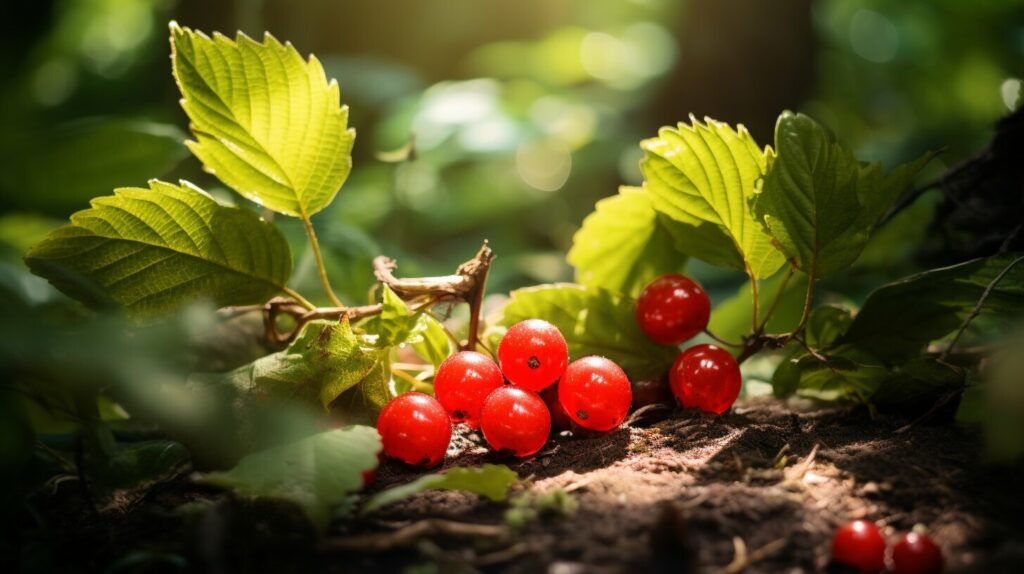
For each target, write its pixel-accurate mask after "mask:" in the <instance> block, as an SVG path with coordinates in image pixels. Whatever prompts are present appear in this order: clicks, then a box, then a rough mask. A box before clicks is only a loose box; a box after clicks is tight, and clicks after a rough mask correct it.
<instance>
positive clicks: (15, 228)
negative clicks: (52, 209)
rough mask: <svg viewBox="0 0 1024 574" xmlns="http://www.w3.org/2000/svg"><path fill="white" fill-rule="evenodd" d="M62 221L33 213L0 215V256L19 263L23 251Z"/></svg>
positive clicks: (23, 253)
mask: <svg viewBox="0 0 1024 574" xmlns="http://www.w3.org/2000/svg"><path fill="white" fill-rule="evenodd" d="M63 223H64V222H63V221H60V220H57V219H53V218H50V217H46V216H43V215H37V214H34V213H18V212H15V213H6V214H4V215H0V257H8V256H9V257H10V259H11V260H15V259H17V261H18V262H19V263H20V262H21V261H22V258H23V257H24V256H25V253H26V252H27V251H28V250H29V249H30V248H31V247H32V246H33V245H35V244H36V243H39V242H40V241H42V240H43V239H45V238H46V235H47V234H49V233H50V232H51V231H53V230H54V229H57V228H58V227H60V226H61V225H62V224H63Z"/></svg>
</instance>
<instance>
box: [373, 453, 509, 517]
mask: <svg viewBox="0 0 1024 574" xmlns="http://www.w3.org/2000/svg"><path fill="white" fill-rule="evenodd" d="M518 481H519V477H518V476H517V475H516V473H515V472H514V471H512V469H510V468H509V467H507V466H505V465H503V464H485V465H484V466H482V467H480V468H470V467H455V468H450V469H448V470H447V471H445V472H443V473H441V474H428V475H427V476H421V477H420V478H418V479H416V480H414V481H412V482H409V483H406V484H403V485H401V486H396V487H393V488H389V489H387V490H385V491H382V492H379V493H377V494H375V495H374V496H373V497H372V498H370V499H369V500H368V501H366V504H365V505H364V506H363V514H369V513H371V512H374V511H376V510H379V509H381V508H383V507H385V506H387V505H389V504H394V503H395V502H398V501H399V500H403V499H406V498H408V497H410V496H412V495H413V494H416V493H417V492H423V491H424V490H462V491H465V492H472V493H475V494H479V495H480V496H483V497H486V498H487V499H489V500H492V501H495V502H500V501H502V500H505V497H506V496H507V495H508V489H509V488H510V487H511V486H512V485H513V484H515V483H516V482H518Z"/></svg>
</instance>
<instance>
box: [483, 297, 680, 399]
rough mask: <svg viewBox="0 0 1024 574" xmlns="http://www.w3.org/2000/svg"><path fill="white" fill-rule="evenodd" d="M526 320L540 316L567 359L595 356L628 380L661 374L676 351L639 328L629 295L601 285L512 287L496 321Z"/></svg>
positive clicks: (632, 300)
mask: <svg viewBox="0 0 1024 574" xmlns="http://www.w3.org/2000/svg"><path fill="white" fill-rule="evenodd" d="M526 319H544V320H545V321H549V322H551V323H552V324H554V325H555V326H556V327H558V329H559V330H560V331H561V332H562V335H564V336H565V340H566V342H567V343H568V344H569V355H570V357H571V358H572V359H578V358H580V357H584V356H587V355H601V356H603V357H607V358H609V359H611V360H613V361H615V362H616V363H618V364H619V366H621V367H622V368H623V369H624V370H625V371H626V373H627V374H628V375H629V376H630V377H631V378H633V379H644V378H651V377H656V376H660V375H663V374H664V373H665V372H666V371H667V370H668V368H669V367H670V366H671V365H672V362H673V361H674V360H675V358H676V355H678V354H679V349H678V348H676V347H672V346H665V345H659V344H657V343H654V342H653V341H651V340H650V339H648V338H647V337H646V336H645V335H644V334H643V332H641V331H640V328H639V327H638V326H637V323H636V301H635V300H634V299H633V298H631V297H629V296H628V295H622V294H619V293H613V292H611V291H608V290H606V289H599V288H596V287H584V286H582V285H575V284H571V283H556V284H554V285H540V286H537V287H528V288H526V289H517V290H515V291H513V292H512V294H511V299H510V300H509V302H508V304H507V305H506V306H505V309H504V316H503V317H502V319H501V324H503V325H505V326H511V325H513V324H515V323H518V322H519V321H523V320H526Z"/></svg>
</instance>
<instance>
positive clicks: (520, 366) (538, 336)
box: [498, 319, 569, 393]
mask: <svg viewBox="0 0 1024 574" xmlns="http://www.w3.org/2000/svg"><path fill="white" fill-rule="evenodd" d="M498 363H499V364H500V365H501V372H503V373H505V376H506V377H508V380H509V381H512V384H515V385H519V386H520V387H523V388H524V389H529V390H531V391H534V392H538V393H539V392H541V391H542V390H544V388H545V387H548V386H550V385H552V384H554V382H555V381H557V380H558V379H559V377H561V376H562V373H564V372H565V366H566V365H567V364H569V347H568V346H566V344H565V338H564V337H562V333H560V332H559V331H558V328H557V327H555V326H554V325H552V324H551V323H548V322H547V321H541V320H540V319H528V320H526V321H520V322H519V323H516V324H515V325H512V327H510V328H509V330H508V332H507V333H505V337H504V338H502V339H501V343H500V344H499V345H498Z"/></svg>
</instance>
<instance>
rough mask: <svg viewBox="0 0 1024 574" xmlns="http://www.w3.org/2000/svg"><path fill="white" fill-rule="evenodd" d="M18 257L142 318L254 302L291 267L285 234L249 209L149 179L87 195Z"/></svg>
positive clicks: (72, 291)
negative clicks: (189, 307) (88, 202)
mask: <svg viewBox="0 0 1024 574" xmlns="http://www.w3.org/2000/svg"><path fill="white" fill-rule="evenodd" d="M26 262H27V263H28V265H29V268H30V269H31V270H32V272H33V273H35V274H37V275H40V276H42V277H44V278H46V279H48V280H49V281H50V282H51V283H53V284H54V285H55V286H56V287H57V288H58V289H60V290H61V291H63V292H64V293H65V294H67V295H69V296H71V297H73V298H75V299H78V300H79V301H82V302H84V303H86V304H88V305H91V306H95V307H109V306H115V305H116V306H119V307H121V308H123V309H124V311H125V312H126V313H128V314H129V315H131V316H133V317H140V318H144V317H150V316H154V315H159V314H163V313H167V312H169V311H172V310H174V309H176V308H178V307H180V306H181V305H182V304H184V303H187V302H189V301H195V300H198V299H209V300H211V301H212V302H214V303H215V304H217V305H222V306H223V305H242V304H249V303H261V302H263V301H265V300H267V299H268V298H269V297H270V296H272V295H275V294H277V293H280V292H281V291H282V290H283V289H284V288H285V285H286V284H287V281H288V276H289V275H290V273H291V254H290V252H289V251H288V245H287V243H286V242H285V240H284V237H283V236H282V235H281V234H280V233H279V232H278V231H277V229H276V228H274V227H273V226H272V225H270V224H268V223H267V222H265V221H263V220H262V219H260V218H259V217H258V216H257V215H255V214H253V213H251V212H248V211H245V210H242V209H238V208H233V207H226V206H223V205H221V204H219V203H217V201H216V200H214V199H213V198H212V197H210V196H209V195H207V194H206V193H205V192H203V191H202V190H200V189H199V188H197V187H195V186H193V185H191V184H189V183H185V182H182V183H181V184H180V185H172V184H169V183H164V182H160V181H155V180H154V181H151V182H150V189H141V188H124V189H118V190H115V192H114V195H113V196H105V197H100V198H97V199H94V200H93V201H92V207H91V208H90V209H86V210H84V211H80V212H78V213H76V214H74V215H72V216H71V224H70V225H66V226H64V227H61V228H60V229H58V230H56V231H54V232H53V233H52V234H50V235H49V236H48V237H47V238H46V240H45V241H43V242H42V243H40V244H39V245H37V246H35V247H34V248H32V250H30V251H29V253H28V255H27V256H26Z"/></svg>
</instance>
